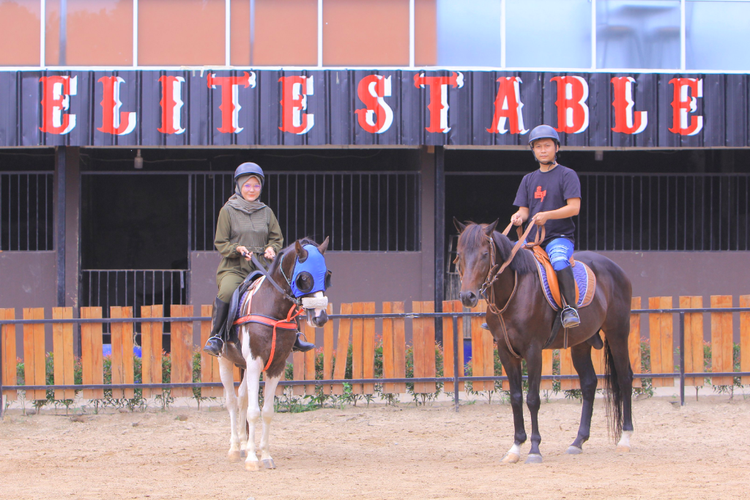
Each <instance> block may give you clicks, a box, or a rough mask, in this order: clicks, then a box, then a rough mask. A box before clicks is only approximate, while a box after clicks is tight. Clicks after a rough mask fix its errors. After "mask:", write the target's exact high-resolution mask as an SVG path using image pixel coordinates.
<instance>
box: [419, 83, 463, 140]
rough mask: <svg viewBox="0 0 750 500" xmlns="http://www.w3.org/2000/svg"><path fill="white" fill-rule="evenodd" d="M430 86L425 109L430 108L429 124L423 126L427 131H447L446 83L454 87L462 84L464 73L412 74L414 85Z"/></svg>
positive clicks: (420, 86) (459, 86)
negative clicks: (443, 74) (428, 98)
mask: <svg viewBox="0 0 750 500" xmlns="http://www.w3.org/2000/svg"><path fill="white" fill-rule="evenodd" d="M425 85H427V86H428V87H430V101H429V103H428V104H427V109H428V110H430V126H429V127H425V130H427V131H428V132H442V133H444V134H446V133H448V131H449V130H450V127H449V126H448V85H450V86H451V87H453V88H454V89H455V88H459V89H460V88H461V87H463V86H464V75H462V74H461V73H453V74H452V75H451V76H424V73H419V74H417V75H414V86H415V87H417V88H424V87H425Z"/></svg>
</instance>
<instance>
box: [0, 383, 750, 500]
mask: <svg viewBox="0 0 750 500" xmlns="http://www.w3.org/2000/svg"><path fill="white" fill-rule="evenodd" d="M402 399H404V398H403V397H402ZM87 411H88V413H86V414H85V415H83V416H82V417H74V418H71V416H70V415H68V416H66V415H64V414H63V413H64V411H63V410H58V413H59V414H58V415H55V414H54V410H51V409H50V410H43V411H42V413H41V414H39V415H30V416H24V415H23V414H22V412H21V410H20V409H13V408H11V409H10V410H8V411H7V413H6V415H5V418H4V419H3V420H2V422H1V423H0V478H2V479H1V480H0V498H1V499H13V500H20V499H62V498H75V499H96V500H101V499H104V500H114V499H130V498H138V499H142V498H148V499H213V498H217V499H218V498H221V499H236V500H247V499H255V500H263V499H290V498H311V499H344V498H345V499H351V498H367V499H391V498H392V499H399V500H406V499H414V498H417V499H421V498H451V499H465V498H477V499H479V498H481V499H485V498H535V499H555V500H559V499H565V498H567V499H591V498H597V499H598V498H606V499H615V498H627V499H634V498H643V499H649V500H654V499H722V500H724V499H730V498H732V499H735V498H737V499H739V498H748V497H750V396H748V395H742V394H739V395H735V397H734V399H733V400H730V399H729V397H728V396H703V397H701V400H700V401H698V402H696V401H695V399H694V396H693V397H692V398H688V400H687V405H686V406H684V407H680V406H679V404H678V403H677V402H676V401H674V399H673V398H665V397H656V398H651V399H641V400H637V401H635V402H634V416H635V430H636V433H635V434H634V436H633V440H632V445H633V447H632V451H631V452H630V453H625V454H622V453H617V452H615V446H614V444H613V443H612V442H611V441H610V440H609V439H608V437H607V431H606V426H605V424H606V422H605V412H604V404H603V401H602V400H599V399H598V400H597V402H596V406H595V410H594V422H593V429H592V437H591V439H590V440H589V442H588V443H587V444H586V446H585V447H584V453H583V454H582V455H577V456H573V455H566V454H565V453H564V451H565V449H566V448H567V446H568V444H570V442H571V441H572V440H573V438H574V436H575V433H576V430H577V426H578V420H579V417H580V404H579V403H578V402H575V401H569V400H554V401H551V402H546V403H543V404H542V409H541V412H540V422H541V430H542V438H543V441H542V453H543V455H544V463H543V464H540V465H526V464H523V463H519V464H515V465H504V464H501V462H500V461H501V459H502V457H503V455H504V453H505V452H506V451H507V450H508V448H509V447H510V445H511V444H512V432H513V422H512V416H511V409H510V405H508V404H498V403H497V402H495V401H493V403H492V404H488V403H487V402H486V401H476V402H474V403H469V404H465V405H464V406H462V407H461V409H460V411H459V412H458V413H456V412H455V411H454V409H453V407H452V406H451V405H450V403H447V402H440V403H434V404H432V405H430V404H428V405H427V406H420V407H415V406H414V405H413V404H406V403H401V404H399V405H397V406H395V407H393V406H383V405H380V404H378V405H371V406H370V407H369V408H366V407H362V406H357V407H346V408H344V409H323V410H317V411H312V412H306V413H297V414H289V413H281V414H277V416H276V419H275V421H274V425H273V428H272V431H271V446H272V448H271V451H272V454H273V456H274V459H275V462H276V466H277V469H275V470H262V471H260V472H246V471H245V469H244V467H243V464H242V463H230V462H228V461H227V459H226V452H227V449H228V447H229V417H228V416H227V414H226V412H225V411H223V410H222V409H221V408H220V407H218V406H214V407H209V408H205V407H204V408H203V409H201V410H200V411H199V410H198V409H196V408H195V407H194V405H193V407H186V406H183V407H177V408H174V407H173V408H170V409H169V410H168V411H166V412H165V411H161V410H156V409H149V410H147V411H145V412H120V411H114V410H107V411H105V412H101V413H99V414H98V415H94V414H91V413H90V410H87ZM524 411H525V412H526V415H527V418H528V412H527V411H526V409H524ZM528 430H529V426H528V423H527V431H528ZM528 450H529V444H528V443H527V444H526V445H524V448H523V453H524V456H523V457H522V460H523V459H525V455H526V453H528Z"/></svg>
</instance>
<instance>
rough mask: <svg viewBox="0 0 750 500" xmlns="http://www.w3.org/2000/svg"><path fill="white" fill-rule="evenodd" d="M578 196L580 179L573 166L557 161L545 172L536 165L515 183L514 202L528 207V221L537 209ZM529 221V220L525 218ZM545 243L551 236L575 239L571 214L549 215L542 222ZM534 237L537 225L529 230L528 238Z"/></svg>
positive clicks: (561, 204)
mask: <svg viewBox="0 0 750 500" xmlns="http://www.w3.org/2000/svg"><path fill="white" fill-rule="evenodd" d="M580 197H581V182H580V181H579V180H578V175H577V174H576V173H575V171H574V170H572V169H569V168H568V167H564V166H562V165H560V164H558V165H557V166H556V167H555V168H553V169H552V170H550V171H548V172H542V171H541V170H539V169H537V170H534V171H533V172H531V173H530V174H526V175H524V177H523V180H522V181H521V185H520V186H518V192H517V193H516V199H515V200H514V201H513V204H514V205H515V206H517V207H527V208H528V209H529V219H528V220H529V221H531V218H532V217H533V216H534V215H536V214H537V213H538V212H549V211H550V210H556V209H558V208H562V207H564V206H565V205H566V204H567V202H566V200H568V199H570V198H580ZM527 224H528V222H527ZM544 228H545V238H544V243H547V242H549V240H551V239H554V238H560V237H564V238H568V239H570V240H571V241H573V242H575V229H576V226H575V224H574V223H573V219H572V218H571V217H569V218H567V219H550V220H548V221H547V222H546V224H545V225H544ZM535 237H536V228H534V229H532V230H531V232H530V233H529V236H528V239H529V241H533V240H534V238H535Z"/></svg>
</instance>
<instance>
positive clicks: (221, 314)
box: [203, 297, 229, 357]
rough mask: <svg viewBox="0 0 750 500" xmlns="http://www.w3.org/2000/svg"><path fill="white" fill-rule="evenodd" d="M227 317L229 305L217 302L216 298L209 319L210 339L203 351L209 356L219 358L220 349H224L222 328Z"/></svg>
mask: <svg viewBox="0 0 750 500" xmlns="http://www.w3.org/2000/svg"><path fill="white" fill-rule="evenodd" d="M228 315H229V304H227V303H226V302H223V301H221V300H219V298H218V297H216V300H215V301H214V311H213V315H212V317H211V337H210V338H209V339H208V340H207V341H206V345H205V346H204V347H203V350H204V351H206V352H207V353H208V354H210V355H211V356H217V357H218V356H219V354H221V349H222V347H224V338H223V337H224V335H223V334H224V330H225V328H224V326H225V324H226V322H227V316H228Z"/></svg>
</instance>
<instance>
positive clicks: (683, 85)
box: [669, 78, 703, 135]
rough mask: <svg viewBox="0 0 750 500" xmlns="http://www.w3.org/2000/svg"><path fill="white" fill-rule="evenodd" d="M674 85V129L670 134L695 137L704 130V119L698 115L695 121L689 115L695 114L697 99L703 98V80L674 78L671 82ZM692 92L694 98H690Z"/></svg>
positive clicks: (671, 129)
mask: <svg viewBox="0 0 750 500" xmlns="http://www.w3.org/2000/svg"><path fill="white" fill-rule="evenodd" d="M669 83H670V85H674V98H673V99H672V128H670V129H669V131H670V132H674V133H675V134H680V135H695V134H697V133H698V132H700V131H701V129H702V128H703V117H702V116H700V115H698V116H696V117H695V119H694V120H691V119H690V116H689V114H690V113H693V112H695V110H696V109H698V107H697V106H696V104H695V103H696V97H703V80H702V79H700V78H674V79H672V80H669ZM688 91H692V94H693V96H694V97H690V96H689V95H688V94H689V92H688Z"/></svg>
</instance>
